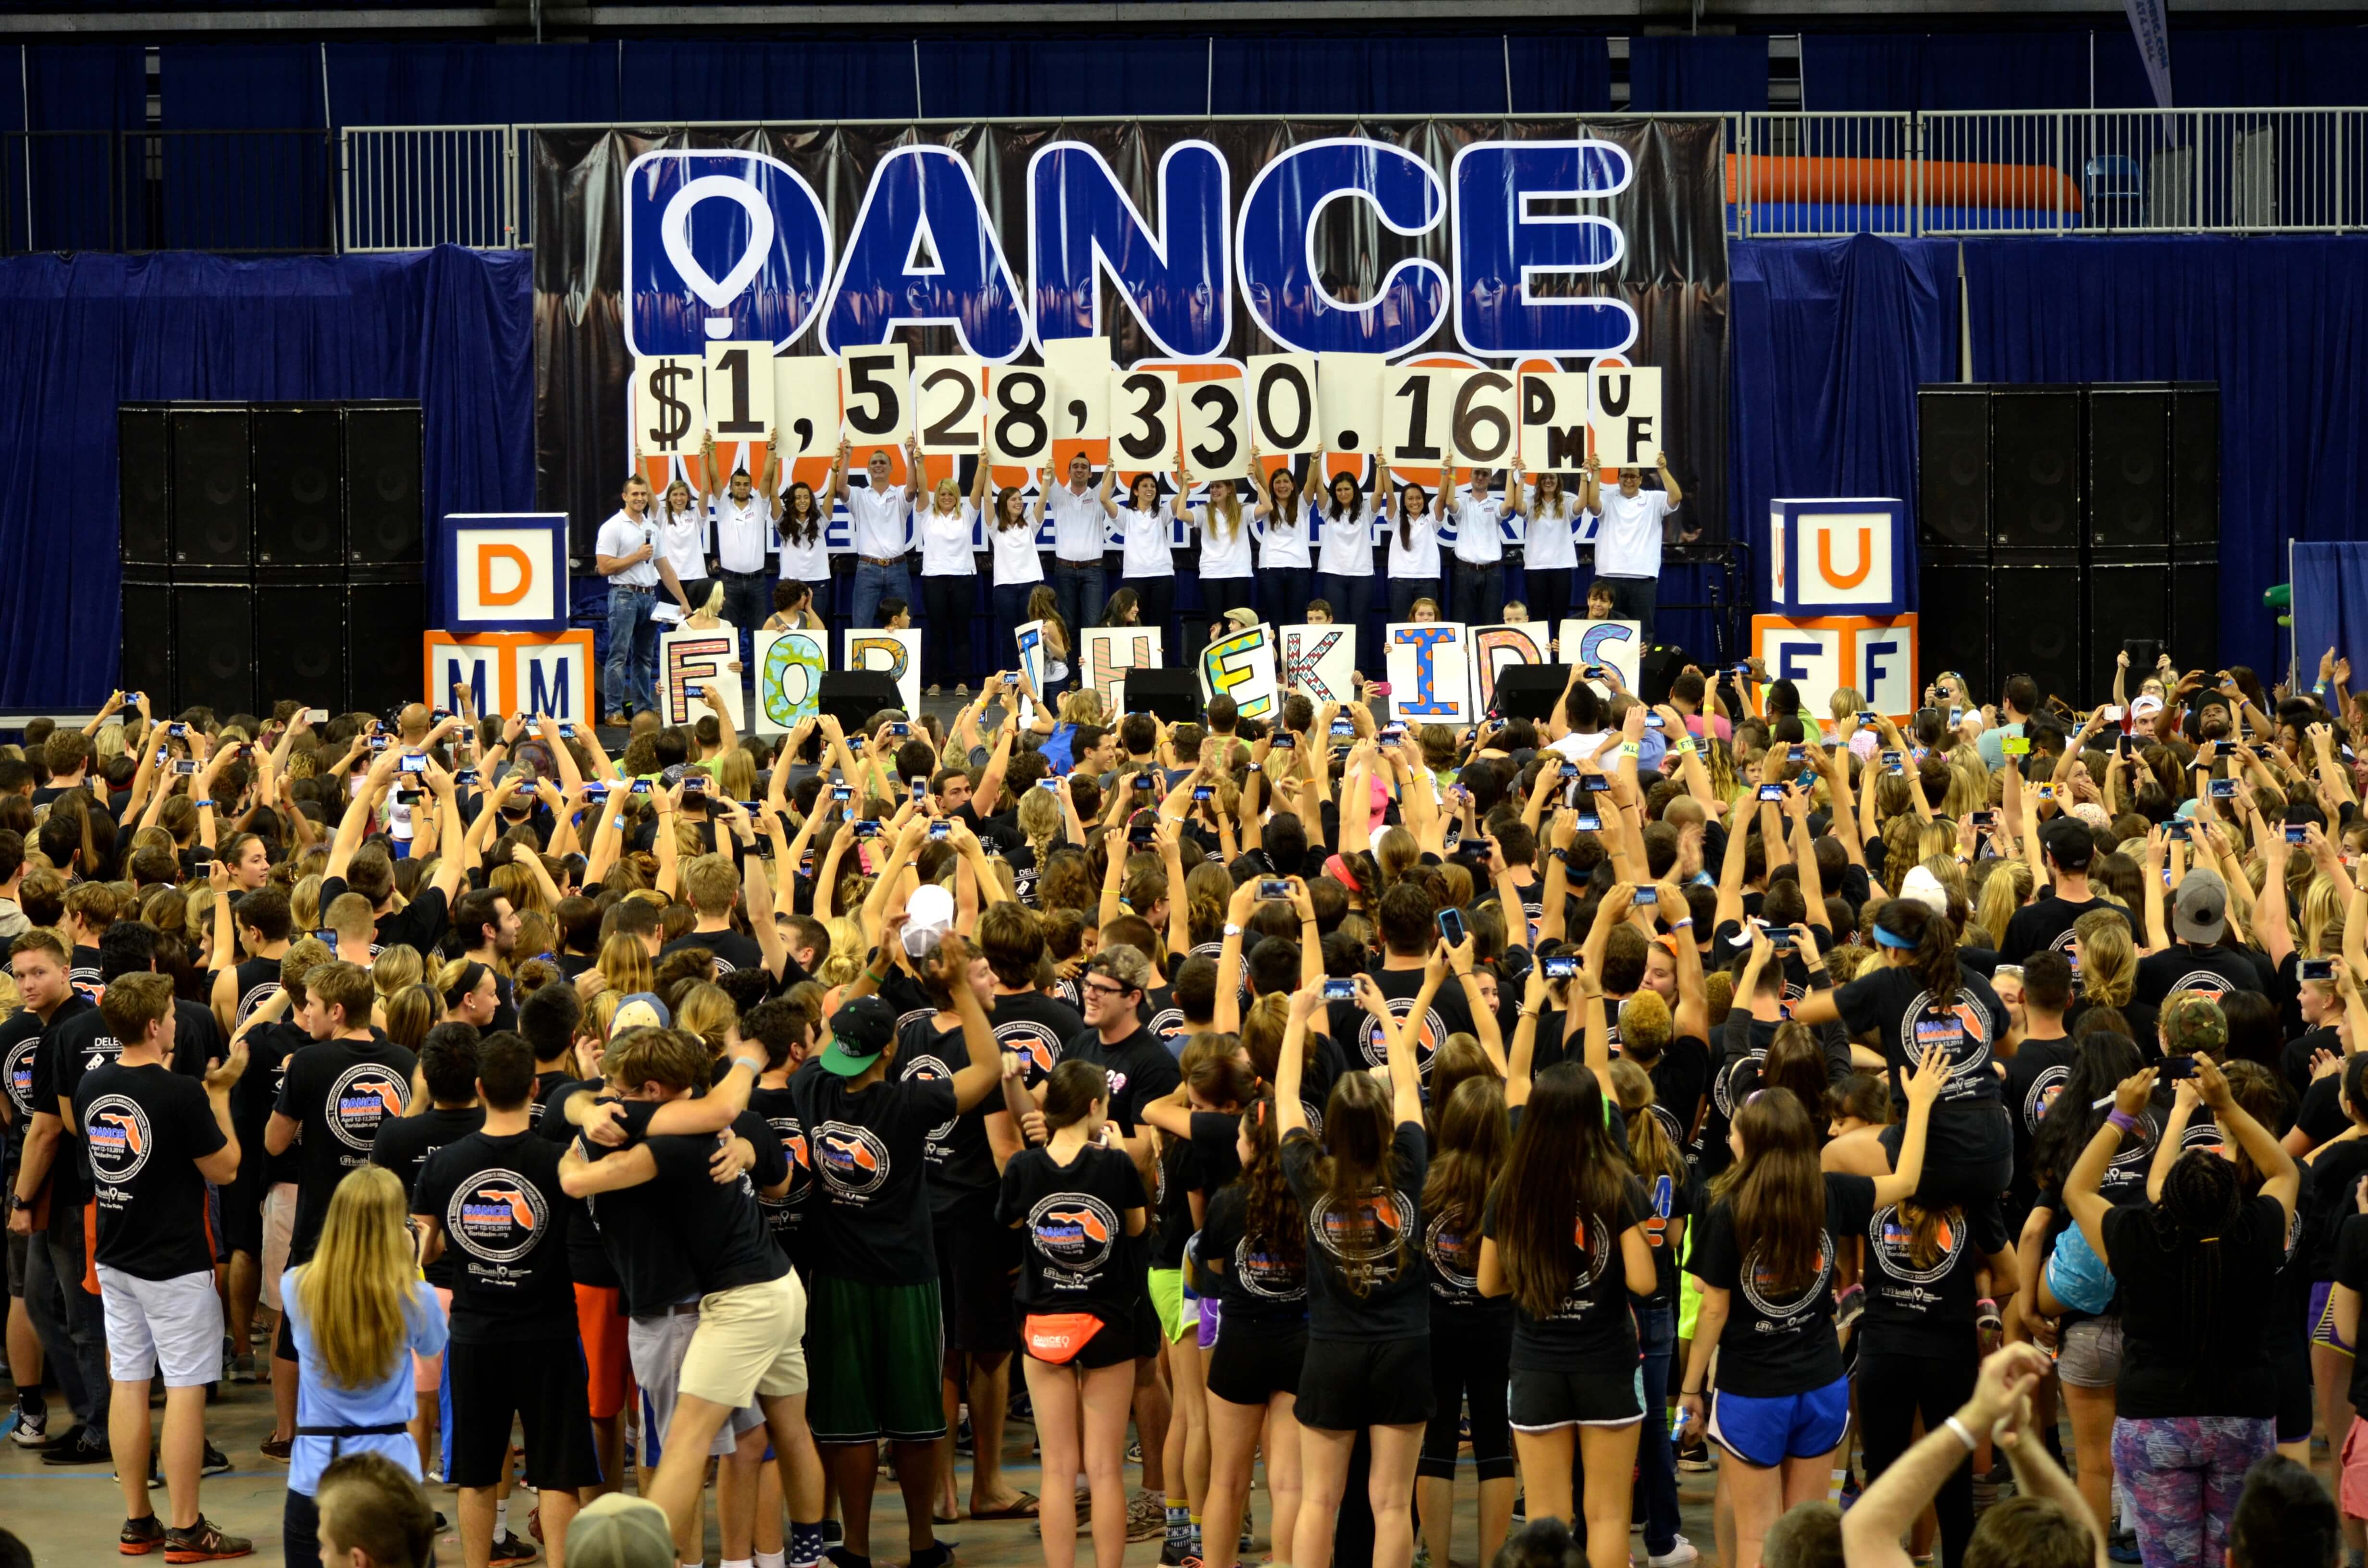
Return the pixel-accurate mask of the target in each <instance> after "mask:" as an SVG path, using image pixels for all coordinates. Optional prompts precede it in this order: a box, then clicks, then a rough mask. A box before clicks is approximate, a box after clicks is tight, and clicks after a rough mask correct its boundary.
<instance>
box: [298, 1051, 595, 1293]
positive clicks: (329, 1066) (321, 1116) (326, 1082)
mask: <svg viewBox="0 0 2368 1568" xmlns="http://www.w3.org/2000/svg"><path fill="white" fill-rule="evenodd" d="M418 1060H419V1059H418V1058H417V1057H416V1056H414V1055H413V1054H412V1053H411V1052H410V1051H406V1050H405V1049H404V1048H403V1047H402V1046H399V1045H397V1044H395V1043H394V1042H393V1041H392V1040H385V1039H383V1038H381V1037H379V1036H375V1035H373V1036H372V1037H371V1038H370V1039H368V1040H316V1041H314V1042H313V1044H311V1045H308V1046H306V1047H304V1049H303V1050H302V1051H298V1052H296V1054H295V1055H294V1056H292V1057H290V1058H289V1062H288V1075H287V1077H286V1078H285V1079H283V1080H282V1081H281V1083H280V1085H279V1103H278V1104H276V1105H274V1106H273V1107H272V1109H274V1110H275V1111H277V1112H279V1114H280V1115H282V1116H285V1117H289V1118H291V1119H294V1120H296V1121H298V1122H301V1123H302V1125H303V1131H302V1134H301V1135H300V1141H299V1143H298V1150H299V1153H300V1154H301V1158H300V1159H299V1161H298V1164H297V1169H296V1233H295V1236H294V1239H293V1240H292V1241H291V1242H290V1245H289V1251H288V1262H289V1266H290V1267H294V1266H295V1265H297V1264H300V1263H310V1262H312V1261H313V1246H314V1244H317V1243H318V1242H319V1240H320V1238H321V1222H322V1221H324V1220H325V1219H327V1218H328V1213H329V1195H330V1194H331V1193H333V1192H335V1191H336V1189H337V1183H339V1182H341V1181H343V1180H345V1179H346V1173H347V1171H350V1170H353V1169H355V1168H356V1167H358V1166H360V1165H368V1164H370V1146H371V1145H372V1144H373V1143H374V1142H377V1139H378V1130H379V1124H380V1123H381V1122H382V1121H387V1120H392V1119H395V1118H398V1117H401V1116H402V1115H403V1113H404V1110H405V1109H407V1108H409V1107H410V1105H411V1074H412V1070H413V1069H414V1068H415V1067H416V1065H417V1064H418ZM553 1168H554V1169H555V1168H556V1166H555V1165H554V1167H553ZM552 1190H554V1191H556V1190H557V1187H556V1183H555V1178H554V1186H553V1188H552ZM414 1212H416V1213H425V1212H427V1210H424V1209H423V1210H414Z"/></svg>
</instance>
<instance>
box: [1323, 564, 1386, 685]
mask: <svg viewBox="0 0 2368 1568" xmlns="http://www.w3.org/2000/svg"><path fill="white" fill-rule="evenodd" d="M1315 597H1317V598H1319V599H1322V600H1323V601H1325V602H1326V604H1328V605H1330V606H1331V607H1332V619H1333V620H1334V622H1335V623H1337V624H1338V625H1341V626H1353V627H1355V628H1356V629H1357V630H1356V642H1357V669H1358V671H1359V673H1360V674H1361V675H1363V676H1364V677H1365V678H1366V679H1367V680H1387V679H1388V678H1389V676H1387V675H1386V674H1384V673H1383V672H1384V671H1385V670H1386V669H1387V668H1388V665H1386V663H1385V662H1384V661H1383V657H1382V635H1381V633H1380V632H1378V631H1374V630H1373V629H1372V627H1371V626H1369V625H1367V624H1366V623H1367V622H1368V621H1370V620H1372V618H1373V580H1372V577H1370V576H1366V577H1336V576H1334V575H1332V574H1330V573H1329V572H1319V573H1317V574H1315Z"/></svg>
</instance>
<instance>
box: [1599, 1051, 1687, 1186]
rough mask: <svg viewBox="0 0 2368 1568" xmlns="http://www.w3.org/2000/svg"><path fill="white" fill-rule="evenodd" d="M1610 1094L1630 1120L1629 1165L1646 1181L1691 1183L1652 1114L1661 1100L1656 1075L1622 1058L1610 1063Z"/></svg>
mask: <svg viewBox="0 0 2368 1568" xmlns="http://www.w3.org/2000/svg"><path fill="white" fill-rule="evenodd" d="M1611 1093H1612V1096H1613V1097H1614V1098H1615V1099H1617V1100H1618V1101H1619V1102H1620V1114H1621V1115H1622V1116H1623V1117H1625V1118H1626V1119H1627V1122H1628V1163H1629V1164H1630V1165H1634V1166H1635V1167H1636V1174H1637V1175H1638V1176H1645V1177H1646V1178H1650V1177H1653V1176H1668V1178H1669V1179H1670V1180H1671V1181H1673V1182H1678V1183H1680V1184H1682V1183H1684V1182H1686V1181H1688V1180H1690V1179H1691V1177H1690V1176H1688V1174H1687V1172H1686V1157H1685V1156H1684V1155H1683V1154H1681V1153H1679V1152H1678V1145H1677V1141H1676V1140H1675V1139H1673V1138H1671V1137H1670V1136H1669V1130H1668V1128H1666V1127H1664V1126H1662V1125H1661V1119H1660V1118H1659V1117H1657V1116H1655V1115H1654V1114H1653V1107H1654V1105H1655V1103H1656V1102H1657V1101H1658V1100H1659V1098H1660V1096H1659V1095H1658V1094H1657V1093H1656V1091H1655V1090H1654V1088H1653V1075H1652V1074H1650V1073H1647V1072H1645V1070H1644V1069H1643V1068H1642V1067H1639V1066H1637V1065H1636V1064H1635V1063H1634V1062H1631V1061H1629V1060H1628V1059H1627V1058H1626V1057H1624V1056H1623V1057H1621V1058H1619V1059H1617V1060H1615V1061H1614V1062H1612V1063H1611Z"/></svg>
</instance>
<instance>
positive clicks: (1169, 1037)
mask: <svg viewBox="0 0 2368 1568" xmlns="http://www.w3.org/2000/svg"><path fill="white" fill-rule="evenodd" d="M1135 1017H1137V1018H1139V1019H1141V1020H1142V1022H1143V1027H1144V1028H1147V1029H1149V1030H1150V1031H1151V1033H1152V1035H1153V1036H1154V1037H1155V1038H1156V1040H1158V1041H1159V1044H1160V1047H1161V1049H1163V1050H1165V1051H1167V1054H1168V1055H1170V1056H1181V1055H1183V1054H1184V1040H1185V1038H1186V1036H1187V1035H1188V1034H1190V1030H1189V1029H1188V1028H1186V1027H1185V1024H1184V1009H1183V1008H1181V1007H1179V1006H1177V1005H1176V989H1175V987H1174V986H1170V985H1148V986H1145V987H1144V992H1143V1003H1142V1006H1138V1007H1137V1008H1136V1009H1135Z"/></svg>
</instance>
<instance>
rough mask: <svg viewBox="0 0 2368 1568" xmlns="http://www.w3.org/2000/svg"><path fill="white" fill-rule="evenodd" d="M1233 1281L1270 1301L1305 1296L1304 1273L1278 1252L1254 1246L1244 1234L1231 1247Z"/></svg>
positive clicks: (1296, 1298) (1301, 1299) (1252, 1293)
mask: <svg viewBox="0 0 2368 1568" xmlns="http://www.w3.org/2000/svg"><path fill="white" fill-rule="evenodd" d="M1234 1281H1235V1283H1236V1284H1238V1285H1239V1286H1241V1288H1242V1289H1243V1290H1247V1291H1248V1292H1249V1293H1250V1294H1251V1295H1253V1296H1260V1297H1263V1298H1265V1299H1266V1300H1268V1301H1304V1300H1305V1299H1306V1297H1307V1275H1306V1272H1305V1271H1304V1269H1300V1268H1295V1267H1292V1265H1291V1264H1290V1263H1289V1262H1287V1261H1285V1259H1284V1258H1283V1256H1282V1255H1281V1254H1280V1253H1271V1252H1268V1251H1266V1250H1265V1249H1264V1248H1262V1247H1254V1246H1252V1245H1251V1244H1250V1239H1249V1238H1248V1237H1247V1236H1244V1237H1243V1238H1242V1239H1241V1243H1240V1244H1239V1245H1237V1246H1235V1248H1234Z"/></svg>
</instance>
